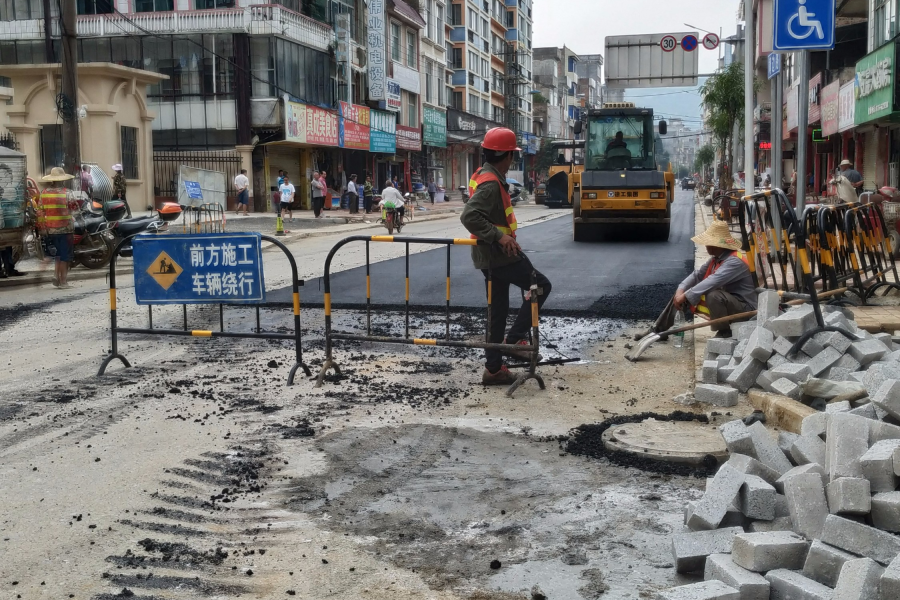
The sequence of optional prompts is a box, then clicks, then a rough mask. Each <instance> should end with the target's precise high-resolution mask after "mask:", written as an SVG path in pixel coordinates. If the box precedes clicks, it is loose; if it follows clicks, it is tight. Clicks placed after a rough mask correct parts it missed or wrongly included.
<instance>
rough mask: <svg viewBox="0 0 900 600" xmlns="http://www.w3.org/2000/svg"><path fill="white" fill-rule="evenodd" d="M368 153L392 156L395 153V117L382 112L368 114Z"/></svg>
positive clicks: (392, 114)
mask: <svg viewBox="0 0 900 600" xmlns="http://www.w3.org/2000/svg"><path fill="white" fill-rule="evenodd" d="M369 115H370V122H371V126H370V127H371V130H370V132H369V152H380V153H383V154H394V153H395V152H397V116H396V115H395V114H394V113H391V112H385V111H383V110H374V109H373V110H371V111H370V112H369Z"/></svg>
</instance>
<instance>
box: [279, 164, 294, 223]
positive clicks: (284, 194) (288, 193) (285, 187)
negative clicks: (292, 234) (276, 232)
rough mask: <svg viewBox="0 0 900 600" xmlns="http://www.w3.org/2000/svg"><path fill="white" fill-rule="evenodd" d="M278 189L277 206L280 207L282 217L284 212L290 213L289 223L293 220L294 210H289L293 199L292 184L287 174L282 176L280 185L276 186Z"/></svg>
mask: <svg viewBox="0 0 900 600" xmlns="http://www.w3.org/2000/svg"><path fill="white" fill-rule="evenodd" d="M278 191H279V192H281V201H280V202H279V206H280V207H281V211H280V214H281V217H282V218H284V212H285V211H287V213H288V215H290V219H291V223H293V222H294V212H293V211H292V210H291V203H293V201H294V192H295V191H296V190H295V189H294V185H293V184H292V183H291V178H290V177H288V176H287V175H285V176H284V179H283V180H282V183H281V187H279V188H278Z"/></svg>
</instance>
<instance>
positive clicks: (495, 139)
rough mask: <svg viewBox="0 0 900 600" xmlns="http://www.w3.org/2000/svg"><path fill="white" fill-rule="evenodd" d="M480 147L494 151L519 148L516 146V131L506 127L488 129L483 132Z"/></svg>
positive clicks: (508, 150) (507, 150)
mask: <svg viewBox="0 0 900 600" xmlns="http://www.w3.org/2000/svg"><path fill="white" fill-rule="evenodd" d="M481 147H482V148H484V149H485V150H494V151H496V152H512V151H513V150H521V148H519V147H518V146H516V133H515V132H514V131H513V130H512V129H507V128H506V127H494V128H493V129H488V131H487V133H486V134H484V141H483V142H481Z"/></svg>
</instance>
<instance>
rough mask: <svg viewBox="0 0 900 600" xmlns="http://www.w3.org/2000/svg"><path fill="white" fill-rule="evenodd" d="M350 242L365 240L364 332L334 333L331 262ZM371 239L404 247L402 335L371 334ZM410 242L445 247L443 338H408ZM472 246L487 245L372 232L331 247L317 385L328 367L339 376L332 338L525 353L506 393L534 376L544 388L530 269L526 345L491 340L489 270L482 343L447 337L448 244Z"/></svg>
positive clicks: (535, 294) (535, 295) (536, 293)
mask: <svg viewBox="0 0 900 600" xmlns="http://www.w3.org/2000/svg"><path fill="white" fill-rule="evenodd" d="M351 242H365V243H366V335H353V334H348V333H339V332H335V331H333V329H332V321H331V261H332V259H333V258H334V255H335V254H336V253H337V251H338V250H339V249H340V248H342V247H343V246H345V245H347V244H349V243H351ZM371 242H376V243H378V242H381V243H398V244H405V246H406V294H405V303H406V308H405V315H406V321H405V335H404V337H402V338H401V337H390V336H373V335H372V285H371V284H372V279H371V272H370V261H369V249H370V248H369V247H370V243H371ZM410 244H428V245H439V246H440V245H442V246H446V247H447V275H446V277H447V296H446V322H445V338H444V339H420V338H410V337H409V308H410V304H409V247H410ZM454 245H455V246H475V245H488V243H487V242H484V241H482V240H474V239H465V238H455V239H451V238H417V237H415V238H414V237H399V236H390V235H373V236H364V235H356V236H351V237H348V238H344V239H343V240H341V241H339V242H338V243H337V244H335V245H334V247H332V249H331V251H330V252H329V253H328V257H327V258H326V259H325V273H324V275H323V277H322V279H323V286H324V293H325V361H324V362H323V363H322V368H321V370H320V371H319V376H318V378H317V380H316V387H320V386H321V385H322V383H323V382H324V381H325V375H326V373H327V372H328V370H329V369H331V370H333V371H334V373H335V374H336V375H340V373H341V370H340V367H339V366H338V364H337V362H336V361H335V360H334V355H333V347H334V341H335V340H345V341H352V342H378V343H385V344H408V345H416V346H447V347H453V348H480V349H484V350H498V351H500V352H503V351H507V352H510V351H512V352H515V353H517V354H518V353H522V352H527V353H529V354H530V358H531V360H530V363H529V365H528V371H527V372H525V373H521V374H519V376H518V377H517V378H516V381H515V382H513V384H512V385H510V387H509V389H507V390H506V395H507V396H512V395H513V393H514V392H515V391H516V390H517V389H518V388H519V386H521V385H522V384H523V383H525V381H527V380H529V379H534V380H536V381H537V382H538V385H539V386H540V388H541V389H544V387H545V386H544V380H543V378H542V377H541V376H540V375H538V374H537V364H538V360H539V358H538V349H539V346H540V331H539V327H538V296H539V295H540V294H541V293H542V292H541V290H540V289H539V288H538V286H537V283H536V278H535V275H534V273H533V272H532V277H531V287H530V289H529V294H528V295H527V296H526V299H528V300H530V302H531V343H530V344H529V345H515V344H500V343H492V342H491V341H490V323H491V295H492V293H493V289H492V284H493V272H492V271H491V270H488V277H487V282H486V285H487V326H486V334H485V341H484V342H469V341H461V340H451V339H450V247H451V246H454Z"/></svg>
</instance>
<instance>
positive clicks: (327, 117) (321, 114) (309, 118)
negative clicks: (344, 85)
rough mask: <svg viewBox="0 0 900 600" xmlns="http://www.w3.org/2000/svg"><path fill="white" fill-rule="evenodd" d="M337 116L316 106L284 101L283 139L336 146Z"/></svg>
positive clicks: (337, 132) (337, 135)
mask: <svg viewBox="0 0 900 600" xmlns="http://www.w3.org/2000/svg"><path fill="white" fill-rule="evenodd" d="M338 138H339V128H338V116H337V115H336V114H335V113H333V112H331V111H328V110H324V109H321V108H319V107H317V106H310V105H308V104H301V103H300V102H290V101H289V100H287V99H286V98H285V101H284V139H285V141H287V142H297V143H299V144H316V145H318V146H337V145H338V143H339V139H338Z"/></svg>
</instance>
